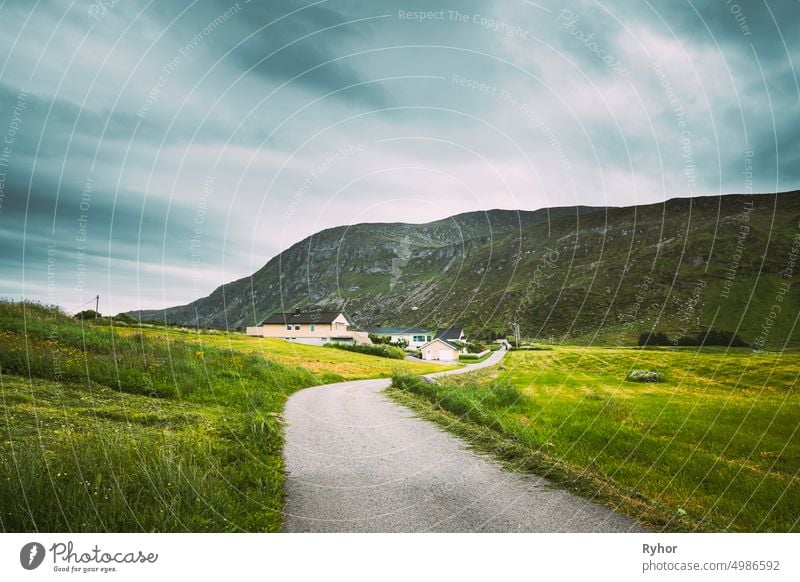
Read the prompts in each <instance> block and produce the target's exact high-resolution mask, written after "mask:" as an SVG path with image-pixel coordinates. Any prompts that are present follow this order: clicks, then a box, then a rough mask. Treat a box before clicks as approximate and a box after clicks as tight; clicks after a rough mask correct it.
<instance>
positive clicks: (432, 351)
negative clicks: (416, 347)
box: [420, 338, 458, 361]
mask: <svg viewBox="0 0 800 582" xmlns="http://www.w3.org/2000/svg"><path fill="white" fill-rule="evenodd" d="M420 352H421V354H422V359H423V360H446V361H457V360H458V348H457V347H455V346H454V345H452V344H451V343H449V342H446V341H445V340H443V339H440V338H436V339H434V340H432V341H429V342H428V343H426V344H425V345H423V346H422V347H421V348H420Z"/></svg>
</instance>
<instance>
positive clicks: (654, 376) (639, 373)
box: [625, 370, 661, 382]
mask: <svg viewBox="0 0 800 582" xmlns="http://www.w3.org/2000/svg"><path fill="white" fill-rule="evenodd" d="M625 380H627V381H628V382H660V381H661V377H660V376H659V375H658V372H656V371H655V370H631V371H630V372H628V375H627V376H626V377H625Z"/></svg>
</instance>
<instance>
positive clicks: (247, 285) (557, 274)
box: [131, 192, 800, 348]
mask: <svg viewBox="0 0 800 582" xmlns="http://www.w3.org/2000/svg"><path fill="white" fill-rule="evenodd" d="M799 223H800V192H788V193H782V194H763V195H753V196H745V195H727V196H713V197H702V198H693V199H673V200H669V201H667V202H665V203H663V204H650V205H646V206H635V207H626V208H591V207H568V208H552V209H544V210H538V211H535V212H530V211H510V210H492V211H487V212H470V213H466V214H460V215H457V216H453V217H451V218H448V219H445V220H440V221H436V222H431V223H427V224H404V223H380V224H358V225H354V226H342V227H337V228H331V229H327V230H324V231H321V232H319V233H317V234H314V235H312V236H310V237H308V238H306V239H305V240H303V241H301V242H299V243H297V244H296V245H294V246H292V247H291V248H289V249H287V250H286V251H284V252H282V253H281V254H280V255H278V256H276V257H274V258H272V259H271V260H270V261H269V262H267V264H266V265H264V267H262V268H261V269H259V270H258V271H257V272H255V273H254V274H253V275H252V276H250V277H246V278H244V279H240V280H238V281H234V282H232V283H228V284H226V285H224V286H222V287H219V288H218V289H216V290H215V291H214V292H213V293H212V294H211V295H209V296H208V297H205V298H203V299H199V300H197V301H194V302H192V303H190V304H188V305H184V306H179V307H172V308H168V309H164V310H155V311H142V312H132V313H131V314H132V315H134V316H135V317H139V318H141V319H158V320H162V321H167V322H175V323H183V324H194V323H199V324H201V325H210V326H215V327H220V328H227V329H233V328H241V327H243V326H246V325H253V324H254V323H256V322H258V321H260V320H261V319H263V318H264V317H265V316H267V315H269V314H271V313H273V312H274V311H280V310H290V309H294V308H306V307H309V306H318V307H321V308H325V309H342V310H343V311H344V312H345V313H346V314H347V315H348V317H349V318H350V320H351V321H353V322H354V323H355V324H357V325H361V326H367V325H379V324H384V325H407V326H429V327H436V326H441V325H443V324H448V323H451V322H454V321H460V322H463V323H464V324H465V325H466V326H467V328H468V330H469V331H470V332H472V333H473V334H479V335H484V336H486V335H492V334H506V333H509V332H510V331H511V324H512V322H513V321H517V322H518V323H519V324H520V327H521V331H522V334H523V335H524V336H528V337H534V338H539V339H545V340H552V341H555V342H591V343H606V342H609V343H619V342H625V343H630V342H635V340H636V338H637V337H638V335H639V333H641V332H644V331H648V330H651V329H657V330H659V331H665V332H666V333H667V334H668V335H669V336H670V338H678V337H681V336H685V335H688V334H693V333H697V332H698V331H700V330H702V329H704V328H708V327H713V328H716V329H725V330H730V331H737V332H738V333H739V334H740V335H741V337H742V338H743V339H744V340H745V341H747V342H748V343H753V342H757V343H759V344H760V343H763V344H764V346H765V347H767V348H779V347H782V346H783V344H784V343H786V341H787V340H789V343H790V344H796V343H798V339H800V336H799V335H798V333H797V331H796V330H794V331H793V329H794V327H793V326H794V323H795V318H796V317H797V313H798V310H799V308H800V298H799V297H798V293H797V292H796V290H795V289H794V288H792V282H793V281H795V280H796V279H797V274H796V273H793V272H791V268H792V267H793V265H794V263H793V261H795V260H796V259H797V258H798V256H797V252H796V251H797V250H798V245H800V239H798V238H796V237H797V236H798V234H800V229H799V228H798V226H799ZM793 245H795V246H793ZM787 269H788V270H787ZM795 270H797V268H796V267H795ZM787 284H788V285H789V287H788V288H787V287H786V285H787ZM782 285H783V286H782ZM773 305H778V306H779V308H778V309H779V310H780V311H779V312H776V311H777V310H776V309H772V306H773Z"/></svg>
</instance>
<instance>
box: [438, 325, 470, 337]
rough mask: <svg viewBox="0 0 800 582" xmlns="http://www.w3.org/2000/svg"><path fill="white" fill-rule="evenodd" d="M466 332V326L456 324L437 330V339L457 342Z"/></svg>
mask: <svg viewBox="0 0 800 582" xmlns="http://www.w3.org/2000/svg"><path fill="white" fill-rule="evenodd" d="M463 331H464V326H462V325H459V324H455V325H451V326H450V327H444V328H440V329H437V330H436V337H437V338H439V339H443V340H457V339H458V338H460V337H461V333H462V332H463Z"/></svg>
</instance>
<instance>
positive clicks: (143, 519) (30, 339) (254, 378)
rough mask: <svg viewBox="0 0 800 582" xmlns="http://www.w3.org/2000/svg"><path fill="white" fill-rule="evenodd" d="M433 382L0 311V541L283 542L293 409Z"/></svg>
mask: <svg viewBox="0 0 800 582" xmlns="http://www.w3.org/2000/svg"><path fill="white" fill-rule="evenodd" d="M432 370H437V371H438V370H441V368H440V367H437V366H434V365H419V364H415V363H411V362H404V361H399V362H398V361H392V360H388V359H386V358H377V357H372V356H367V355H363V354H355V353H349V352H343V351H340V350H332V349H326V348H316V347H310V346H301V345H296V344H289V343H287V342H283V341H280V340H261V339H258V338H248V337H246V336H241V335H235V334H224V333H191V332H188V331H180V330H154V329H137V328H124V327H115V328H112V327H110V326H108V325H94V324H90V323H88V322H81V321H76V320H74V319H72V318H69V317H67V316H65V315H64V314H63V313H61V312H60V311H59V310H58V309H55V308H47V307H43V306H39V305H32V304H25V303H7V302H0V530H2V531H9V532H10V531H15V532H20V531H50V532H60V531H75V532H79V531H89V532H91V531H110V532H114V531H123V532H129V531H130V532H133V531H170V532H173V531H278V530H279V529H280V527H281V510H282V495H283V460H282V456H281V453H282V446H283V430H282V424H281V416H280V414H281V411H282V410H283V407H284V404H285V402H286V399H287V398H288V397H289V395H291V394H292V393H293V392H295V391H296V390H299V389H301V388H304V387H307V386H313V385H316V384H323V383H330V382H337V381H341V380H345V379H352V378H364V377H378V376H387V375H390V374H392V373H393V372H399V371H404V372H407V373H415V374H419V373H426V372H428V371H432Z"/></svg>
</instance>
